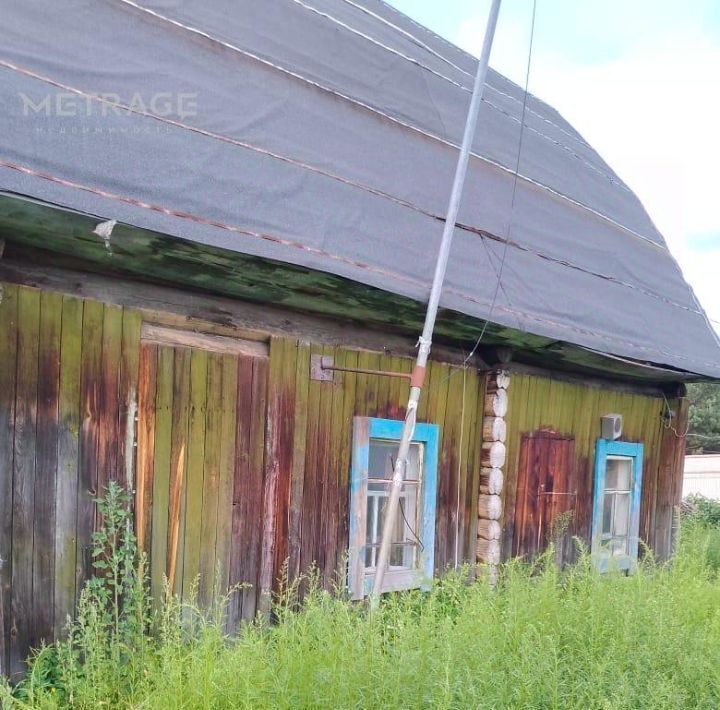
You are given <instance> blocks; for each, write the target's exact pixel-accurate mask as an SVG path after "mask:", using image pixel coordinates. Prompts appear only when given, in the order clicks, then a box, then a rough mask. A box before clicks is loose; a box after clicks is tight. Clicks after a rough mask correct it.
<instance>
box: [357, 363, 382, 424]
mask: <svg viewBox="0 0 720 710" xmlns="http://www.w3.org/2000/svg"><path fill="white" fill-rule="evenodd" d="M358 367H359V368H362V369H366V370H380V369H381V368H382V357H381V356H380V355H379V354H378V353H374V352H370V351H367V350H361V351H360V352H359V353H358ZM379 385H380V378H379V377H377V376H375V375H359V376H358V382H357V391H356V392H357V394H356V400H357V404H356V409H355V413H356V414H357V415H359V416H363V417H377V416H378V387H379Z"/></svg>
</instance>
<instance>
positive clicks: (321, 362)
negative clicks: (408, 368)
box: [310, 355, 412, 382]
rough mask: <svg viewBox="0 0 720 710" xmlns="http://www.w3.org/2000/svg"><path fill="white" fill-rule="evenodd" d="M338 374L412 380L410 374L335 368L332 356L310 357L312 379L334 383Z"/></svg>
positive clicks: (361, 368)
mask: <svg viewBox="0 0 720 710" xmlns="http://www.w3.org/2000/svg"><path fill="white" fill-rule="evenodd" d="M336 372H350V373H352V374H354V375H375V376H376V377H399V378H400V379H402V380H408V381H410V379H411V378H412V375H411V374H410V373H409V372H388V371H387V370H368V369H365V368H363V367H340V366H335V361H334V359H333V357H332V355H311V356H310V379H311V380H318V381H320V382H334V381H335V373H336Z"/></svg>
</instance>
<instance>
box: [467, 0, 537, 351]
mask: <svg viewBox="0 0 720 710" xmlns="http://www.w3.org/2000/svg"><path fill="white" fill-rule="evenodd" d="M536 16H537V0H533V9H532V19H531V21H530V43H529V46H528V58H527V66H526V69H525V92H524V94H523V104H522V112H521V116H520V137H519V139H518V152H517V159H516V161H515V170H514V171H513V187H512V197H511V199H510V215H509V217H508V228H507V235H506V237H505V240H504V245H503V251H502V257H501V259H500V268H499V270H498V273H497V279H496V281H495V291H494V293H493V297H492V301H491V302H490V310H489V311H488V315H487V318H486V319H485V323H484V324H483V327H482V330H481V331H480V335H479V336H478V338H477V340H476V341H475V345H473V347H472V350H471V351H470V353H469V354H468V355H467V357H466V358H465V360H464V361H463V365H467V364H468V363H469V362H470V360H471V359H472V357H473V355H475V353H476V352H477V349H478V348H479V347H480V343H481V342H482V339H483V338H484V337H485V333H486V331H487V327H488V325H489V323H490V319H491V318H492V314H493V311H494V310H495V306H496V304H497V298H498V294H499V293H500V284H501V283H502V275H503V270H504V268H505V261H506V258H507V248H508V242H509V241H510V235H511V231H512V219H513V213H514V209H515V198H516V195H517V183H518V175H519V174H520V159H521V156H522V146H523V137H524V135H525V115H526V111H527V99H528V88H529V86H530V67H531V65H532V54H533V43H534V40H535V20H536ZM508 305H510V304H509V302H508Z"/></svg>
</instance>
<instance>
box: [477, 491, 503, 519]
mask: <svg viewBox="0 0 720 710" xmlns="http://www.w3.org/2000/svg"><path fill="white" fill-rule="evenodd" d="M500 515H502V501H501V500H500V496H491V495H485V494H482V493H481V494H480V495H479V496H478V518H485V519H486V520H500Z"/></svg>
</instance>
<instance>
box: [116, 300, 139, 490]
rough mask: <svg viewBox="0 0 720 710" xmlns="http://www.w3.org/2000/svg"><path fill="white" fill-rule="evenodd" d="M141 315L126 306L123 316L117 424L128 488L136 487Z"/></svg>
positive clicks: (122, 474)
mask: <svg viewBox="0 0 720 710" xmlns="http://www.w3.org/2000/svg"><path fill="white" fill-rule="evenodd" d="M141 330H142V317H141V315H140V313H139V312H138V311H135V310H133V309H131V308H125V309H124V310H123V316H122V347H121V350H120V384H119V407H118V425H117V432H118V433H117V437H118V438H117V471H118V478H119V479H120V480H121V481H122V482H123V485H124V486H125V488H126V489H127V490H129V491H132V490H135V488H136V487H137V480H136V466H137V461H136V443H137V442H136V431H135V430H136V426H135V419H136V417H137V411H138V377H139V373H140V333H141Z"/></svg>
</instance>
